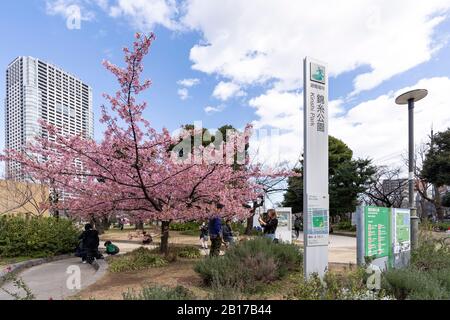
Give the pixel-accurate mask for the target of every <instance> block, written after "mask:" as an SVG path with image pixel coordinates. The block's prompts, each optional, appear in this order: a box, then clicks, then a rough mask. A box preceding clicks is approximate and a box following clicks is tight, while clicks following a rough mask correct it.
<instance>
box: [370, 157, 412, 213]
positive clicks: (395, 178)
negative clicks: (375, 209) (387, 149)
mask: <svg viewBox="0 0 450 320" xmlns="http://www.w3.org/2000/svg"><path fill="white" fill-rule="evenodd" d="M400 173H401V168H389V167H387V166H380V167H377V171H376V173H375V174H374V176H373V181H372V183H371V184H370V185H369V188H368V189H367V190H366V192H365V193H364V201H365V202H366V203H367V204H369V205H374V206H382V207H395V208H401V207H402V205H403V202H404V200H405V199H407V197H408V196H407V192H406V191H407V190H406V187H407V185H408V180H407V179H402V178H400Z"/></svg>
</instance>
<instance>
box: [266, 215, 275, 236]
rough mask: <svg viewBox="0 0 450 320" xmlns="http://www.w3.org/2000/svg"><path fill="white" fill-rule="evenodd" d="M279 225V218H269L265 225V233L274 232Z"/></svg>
mask: <svg viewBox="0 0 450 320" xmlns="http://www.w3.org/2000/svg"><path fill="white" fill-rule="evenodd" d="M277 227H278V219H277V218H275V219H269V220H267V222H266V225H264V233H265V234H274V233H275V231H276V230H277Z"/></svg>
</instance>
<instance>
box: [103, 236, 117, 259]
mask: <svg viewBox="0 0 450 320" xmlns="http://www.w3.org/2000/svg"><path fill="white" fill-rule="evenodd" d="M105 247H106V254H108V255H111V256H114V255H116V254H118V253H119V251H120V249H119V247H118V246H116V245H115V244H113V243H112V242H111V241H109V240H108V241H106V242H105Z"/></svg>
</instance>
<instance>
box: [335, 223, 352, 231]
mask: <svg viewBox="0 0 450 320" xmlns="http://www.w3.org/2000/svg"><path fill="white" fill-rule="evenodd" d="M336 229H337V230H343V231H356V226H352V222H351V221H348V220H344V221H341V222H339V223H338V224H337V225H336Z"/></svg>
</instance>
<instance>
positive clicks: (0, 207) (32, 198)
mask: <svg viewBox="0 0 450 320" xmlns="http://www.w3.org/2000/svg"><path fill="white" fill-rule="evenodd" d="M49 207H50V199H49V189H48V187H47V186H46V185H44V184H40V183H30V182H18V181H14V180H9V179H8V180H0V214H16V213H20V214H24V215H27V216H42V215H44V214H45V213H46V212H48V209H49Z"/></svg>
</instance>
